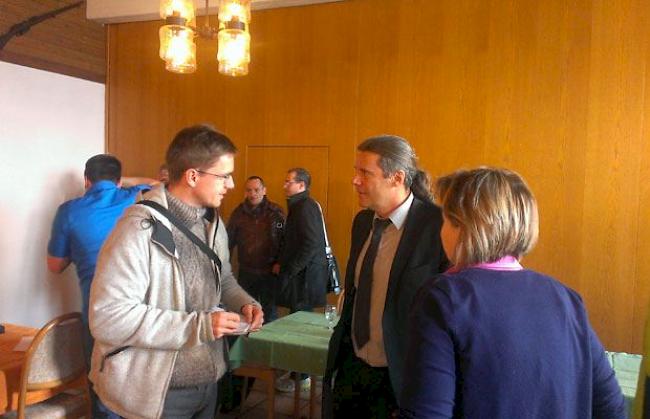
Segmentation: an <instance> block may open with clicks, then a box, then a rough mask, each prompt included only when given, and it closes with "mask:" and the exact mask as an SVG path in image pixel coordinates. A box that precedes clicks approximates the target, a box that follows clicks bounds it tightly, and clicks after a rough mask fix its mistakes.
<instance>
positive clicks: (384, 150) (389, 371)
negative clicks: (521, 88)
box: [322, 135, 448, 419]
mask: <svg viewBox="0 0 650 419" xmlns="http://www.w3.org/2000/svg"><path fill="white" fill-rule="evenodd" d="M354 169H355V174H354V177H353V178H352V184H353V185H354V187H355V189H356V191H357V194H358V197H359V205H360V206H361V207H363V208H365V209H364V210H362V211H360V212H359V213H358V214H357V216H356V217H355V218H354V222H353V224H352V235H351V247H350V257H349V259H348V265H347V270H346V278H345V303H344V306H343V310H342V313H341V318H340V320H339V322H338V324H337V325H336V327H335V328H334V333H333V335H332V338H331V340H330V344H329V355H328V359H327V370H326V372H325V377H324V378H323V404H322V407H323V414H322V417H323V418H324V419H330V418H331V417H334V418H343V417H346V418H347V417H355V418H390V417H393V416H394V415H395V414H396V412H397V399H398V397H399V392H400V390H401V384H402V381H403V380H404V379H408V378H407V377H408V371H404V365H403V360H404V358H405V356H406V348H405V342H406V335H405V333H406V329H407V327H406V326H407V319H408V313H409V309H410V307H411V304H412V301H413V296H414V295H415V293H416V292H417V290H418V289H419V288H420V286H421V284H422V283H423V282H424V281H426V279H427V278H432V277H433V276H435V275H436V274H437V273H439V272H443V271H445V270H446V268H447V264H448V262H447V257H446V256H445V254H444V251H443V248H442V245H441V242H440V227H441V225H442V214H441V212H440V209H439V208H438V207H437V206H435V205H434V204H433V202H432V197H431V193H430V188H429V176H428V174H427V173H425V172H424V171H422V170H421V169H420V168H418V166H417V156H416V155H415V151H414V150H413V148H412V147H411V145H410V144H409V143H408V142H407V141H406V140H405V139H403V138H400V137H396V136H392V135H382V136H379V137H372V138H369V139H367V140H365V141H364V142H362V143H361V144H360V145H359V146H358V147H357V156H356V161H355V165H354Z"/></svg>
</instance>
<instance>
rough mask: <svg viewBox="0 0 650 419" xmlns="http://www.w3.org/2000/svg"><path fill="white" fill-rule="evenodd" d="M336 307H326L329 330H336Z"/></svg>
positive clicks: (329, 305)
mask: <svg viewBox="0 0 650 419" xmlns="http://www.w3.org/2000/svg"><path fill="white" fill-rule="evenodd" d="M336 314H337V313H336V306H335V305H333V304H327V305H326V306H325V319H327V328H328V329H329V330H332V329H333V328H334V321H335V320H336Z"/></svg>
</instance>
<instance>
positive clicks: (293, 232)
mask: <svg viewBox="0 0 650 419" xmlns="http://www.w3.org/2000/svg"><path fill="white" fill-rule="evenodd" d="M310 186H311V175H310V174H309V172H308V171H307V170H306V169H304V168H302V167H295V168H293V169H290V170H289V171H288V172H287V177H286V180H285V181H284V192H285V194H286V196H287V206H288V207H289V211H288V214H287V222H286V224H285V228H284V243H283V245H282V250H281V251H280V260H279V266H276V267H275V268H274V269H275V272H279V275H280V283H281V284H286V285H287V286H286V287H285V286H283V285H281V286H280V290H279V292H278V294H279V295H278V300H277V303H278V305H282V306H286V307H289V311H290V312H291V313H294V312H296V311H312V309H313V308H314V307H322V306H324V305H325V302H326V295H327V257H326V255H325V232H324V230H323V221H322V220H323V219H322V215H321V210H320V205H319V204H318V202H316V201H315V200H314V199H313V198H311V197H310V196H309V188H310ZM310 385H311V383H310V380H309V377H308V376H307V375H306V374H301V376H300V387H301V389H302V390H308V389H309V388H310ZM275 388H276V389H277V390H278V391H282V392H293V391H294V389H295V381H294V380H293V379H292V378H290V377H289V376H288V375H285V376H282V377H280V378H278V380H276V386H275Z"/></svg>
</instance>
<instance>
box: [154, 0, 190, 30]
mask: <svg viewBox="0 0 650 419" xmlns="http://www.w3.org/2000/svg"><path fill="white" fill-rule="evenodd" d="M160 17H161V18H162V19H167V18H175V19H180V20H178V21H176V22H175V23H177V24H179V25H184V26H193V24H194V18H195V14H194V2H193V1H192V0H162V1H161V2H160Z"/></svg>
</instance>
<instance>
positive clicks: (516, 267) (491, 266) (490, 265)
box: [446, 255, 524, 273]
mask: <svg viewBox="0 0 650 419" xmlns="http://www.w3.org/2000/svg"><path fill="white" fill-rule="evenodd" d="M471 268H478V269H486V270H488V271H521V270H523V269H524V267H523V266H521V264H520V263H519V261H518V260H517V258H516V257H514V256H510V255H508V256H504V257H502V258H501V259H499V260H495V261H494V262H485V263H477V264H476V265H470V266H468V267H466V268H465V269H471ZM460 271H462V269H458V268H456V267H454V266H452V267H451V268H449V269H448V270H447V272H446V273H456V272H460Z"/></svg>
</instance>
